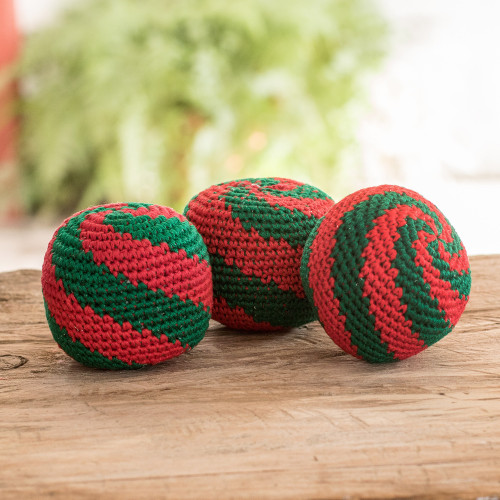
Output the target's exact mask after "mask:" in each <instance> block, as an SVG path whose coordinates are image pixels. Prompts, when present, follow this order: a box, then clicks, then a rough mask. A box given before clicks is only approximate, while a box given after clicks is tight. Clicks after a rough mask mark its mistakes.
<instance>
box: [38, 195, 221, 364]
mask: <svg viewBox="0 0 500 500" xmlns="http://www.w3.org/2000/svg"><path fill="white" fill-rule="evenodd" d="M42 291H43V295H44V301H45V310H46V315H47V320H48V323H49V326H50V329H51V331H52V335H53V337H54V339H55V340H56V342H57V343H58V344H59V346H60V347H61V348H62V349H63V350H64V351H65V352H66V353H67V354H69V355H70V356H71V357H73V358H74V359H76V360H77V361H79V362H81V363H83V364H85V365H88V366H94V367H99V368H107V369H120V368H139V367H142V366H145V365H153V364H156V363H160V362H162V361H165V360H167V359H169V358H173V357H175V356H178V355H180V354H182V353H183V352H185V351H187V350H189V349H191V348H192V347H194V346H195V345H196V344H198V342H200V340H201V339H202V338H203V336H204V334H205V331H206V329H207V327H208V321H209V317H210V310H211V307H212V278H211V268H210V265H209V259H208V254H207V250H206V247H205V244H204V243H203V240H202V239H201V236H200V235H199V234H198V232H197V231H196V229H195V228H194V227H193V226H192V225H191V224H190V223H189V221H187V220H186V219H185V217H184V216H182V215H180V214H178V213H177V212H175V211H174V210H172V209H170V208H167V207H162V206H158V205H151V204H144V203H116V204H109V205H102V206H97V207H91V208H88V209H86V210H83V211H82V212H79V213H77V214H75V215H73V216H71V217H69V218H68V219H66V220H65V221H64V222H63V223H62V225H61V226H60V227H59V228H58V229H57V230H56V232H55V234H54V236H53V238H52V240H51V241H50V243H49V247H48V249H47V253H46V254H45V260H44V264H43V270H42Z"/></svg>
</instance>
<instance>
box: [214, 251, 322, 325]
mask: <svg viewBox="0 0 500 500" xmlns="http://www.w3.org/2000/svg"><path fill="white" fill-rule="evenodd" d="M212 263H213V268H214V269H216V270H217V271H218V272H215V273H214V283H213V285H214V296H215V297H223V298H224V299H225V300H226V302H227V303H228V305H229V307H231V308H232V309H234V308H235V307H236V306H239V307H241V308H243V310H244V311H245V313H246V314H247V315H248V316H250V317H252V318H253V319H254V321H256V322H258V323H260V322H267V323H270V324H271V325H273V326H287V327H295V326H300V325H303V324H305V323H309V322H310V321H314V320H315V319H316V317H315V314H314V311H313V310H312V308H311V306H310V304H309V302H308V300H307V299H305V298H303V299H300V298H298V297H297V295H296V294H295V293H294V292H291V291H285V290H281V289H280V288H278V286H277V285H276V283H274V282H273V281H271V282H270V283H267V284H265V283H262V281H261V280H260V279H259V278H257V277H255V276H252V277H248V276H246V275H245V274H243V273H242V272H241V271H240V270H239V269H238V268H237V267H236V266H235V265H232V266H228V265H226V264H225V263H224V259H223V257H221V256H220V255H213V256H212ZM244 291H246V292H247V294H248V295H246V296H245V295H243V294H244Z"/></svg>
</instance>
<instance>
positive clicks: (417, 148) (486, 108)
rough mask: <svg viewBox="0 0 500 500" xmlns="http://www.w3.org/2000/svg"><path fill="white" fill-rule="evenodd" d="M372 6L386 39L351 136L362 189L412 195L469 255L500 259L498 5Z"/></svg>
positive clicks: (383, 2)
mask: <svg viewBox="0 0 500 500" xmlns="http://www.w3.org/2000/svg"><path fill="white" fill-rule="evenodd" d="M378 3H379V4H380V6H381V8H382V9H383V11H384V13H385V15H386V17H387V18H388V20H389V22H390V24H391V26H392V29H393V38H392V46H391V50H390V52H389V58H388V60H387V61H386V63H385V65H384V68H383V70H382V72H380V73H379V74H378V75H377V76H376V77H375V78H374V79H373V81H372V82H371V85H370V96H369V99H370V103H371V106H370V108H371V109H370V112H369V114H368V115H367V116H366V117H365V119H364V120H363V125H362V127H361V129H360V132H359V142H360V145H361V147H362V166H363V176H362V179H361V181H360V185H367V184H368V185H370V184H372V185H376V184H381V183H395V184H401V185H403V186H406V187H409V188H412V189H414V190H416V191H418V192H420V193H421V194H422V195H424V196H426V197H427V198H428V199H430V200H431V201H432V202H433V203H435V204H436V205H437V206H438V207H439V208H440V209H441V210H442V211H443V213H444V214H445V215H446V216H447V217H448V219H449V220H450V221H451V223H452V224H453V225H454V226H455V228H456V229H457V231H458V233H459V234H460V236H461V238H462V240H463V241H464V243H465V246H466V248H467V250H468V253H469V254H484V253H500V231H499V229H498V223H497V215H498V213H499V209H498V204H497V201H498V198H499V197H500V141H499V139H498V135H499V132H500V67H499V66H498V64H497V62H498V60H499V56H500V30H498V20H499V19H500V2H498V1H497V0H481V2H476V1H472V0H455V1H451V0H434V1H433V0H420V1H418V2H401V1H398V0H378Z"/></svg>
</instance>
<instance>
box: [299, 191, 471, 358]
mask: <svg viewBox="0 0 500 500" xmlns="http://www.w3.org/2000/svg"><path fill="white" fill-rule="evenodd" d="M301 275H302V280H303V283H304V287H305V289H306V292H307V294H308V296H309V298H310V300H311V302H313V303H314V305H315V307H316V308H317V311H318V316H319V320H320V322H321V324H322V325H323V327H324V328H325V330H326V332H327V333H328V335H329V336H330V337H331V338H332V339H333V341H334V342H335V343H336V344H337V345H338V346H339V347H341V348H342V349H343V350H344V351H346V352H348V353H350V354H352V355H353V356H356V357H358V358H361V359H365V360H367V361H370V362H374V363H380V362H387V361H395V360H401V359H405V358H408V357H410V356H413V355H414V354H417V353H419V352H420V351H422V350H424V349H426V348H427V347H428V346H430V345H432V344H434V343H435V342H437V341H438V340H440V339H441V338H442V337H444V336H445V335H446V334H447V333H449V332H450V331H451V330H452V329H453V327H454V326H455V325H456V324H457V322H458V320H459V318H460V316H461V314H462V312H463V310H464V308H465V306H466V304H467V301H468V299H469V292H470V287H471V274H470V268H469V261H468V258H467V253H466V251H465V248H464V246H463V244H462V242H461V241H460V238H459V236H458V234H457V233H456V231H455V230H454V229H453V227H452V226H451V225H450V223H449V222H448V220H447V219H446V218H445V217H444V215H443V214H442V213H441V212H440V211H439V210H438V209H437V208H436V207H435V206H434V205H433V204H432V203H430V202H429V201H427V200H426V199H425V198H423V197H422V196H420V195H419V194H417V193H415V192H414V191H410V190H409V189H405V188H402V187H398V186H386V185H385V186H378V187H372V188H367V189H361V190H360V191H357V192H356V193H354V194H351V195H349V196H347V197H346V198H344V199H343V200H341V201H340V202H339V203H337V204H336V205H335V206H334V207H333V208H332V210H330V211H329V212H328V214H327V215H326V216H325V217H324V218H323V219H322V220H321V221H320V222H319V223H318V225H317V226H316V227H315V229H314V231H312V233H311V235H310V237H309V239H308V241H307V245H306V250H305V251H304V256H303V259H302V267H301Z"/></svg>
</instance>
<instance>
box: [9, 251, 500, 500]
mask: <svg viewBox="0 0 500 500" xmlns="http://www.w3.org/2000/svg"><path fill="white" fill-rule="evenodd" d="M471 261H472V270H473V290H472V294H471V300H470V303H469V305H468V306H467V309H466V311H465V313H464V315H463V317H462V319H461V321H460V323H459V325H458V326H457V327H456V329H455V330H454V331H453V333H452V334H450V335H449V336H448V337H446V338H445V339H443V340H442V341H441V342H439V343H438V344H436V345H435V346H433V347H432V348H430V349H428V350H427V351H425V352H423V353H422V354H420V355H418V356H416V357H414V358H411V359H409V360H407V361H404V362H401V363H397V364H392V365H384V366H373V365H369V364H367V363H365V362H362V361H358V360H356V359H354V358H352V357H350V356H348V355H346V354H344V353H343V352H341V351H340V350H339V349H338V348H337V347H336V346H335V345H334V344H333V342H332V341H331V340H330V339H329V338H328V337H327V336H326V334H325V333H324V332H323V331H322V329H321V327H320V326H319V325H318V324H311V325H308V326H306V327H303V328H298V329H294V330H291V331H289V332H286V333H277V334H276V333H262V334H248V333H247V334H242V333H236V332H233V331H230V330H228V329H226V328H224V327H222V326H220V325H219V324H217V323H215V322H214V323H212V325H211V327H210V330H209V332H208V333H207V336H206V338H205V340H204V341H203V342H202V343H201V344H200V345H199V346H198V347H197V348H196V349H194V350H193V351H192V352H191V353H189V354H187V355H184V356H181V357H180V358H178V359H176V360H173V361H171V362H168V363H166V364H164V365H161V366H157V367H154V368H148V369H144V370H140V371H134V372H104V371H97V370H93V369H90V368H85V367H83V366H80V365H79V364H78V363H76V362H74V361H72V360H71V359H70V358H68V357H67V356H66V355H65V354H64V353H63V352H62V351H61V350H60V349H59V348H58V347H57V345H56V344H55V343H54V341H53V340H52V337H51V334H50V331H49V329H48V326H47V324H46V321H45V317H44V312H43V305H42V297H41V292H40V284H39V283H40V273H39V272H38V271H17V272H13V273H5V274H2V275H0V498H2V499H8V498H25V497H28V498H29V497H36V498H46V497H50V498H61V499H62V498H64V499H67V498H77V499H78V498H96V497H99V496H105V497H106V498H118V497H120V498H134V499H142V498H147V499H151V498H188V499H189V498H203V499H206V498H217V499H219V498H247V499H255V498H276V499H278V498H279V499H282V498H318V499H320V498H358V497H363V498H365V497H369V498H410V497H411V498H415V497H424V498H477V497H490V498H494V497H499V496H500V300H499V299H500V281H499V280H498V276H499V274H500V256H486V257H474V258H472V259H471Z"/></svg>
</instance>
